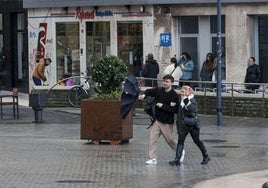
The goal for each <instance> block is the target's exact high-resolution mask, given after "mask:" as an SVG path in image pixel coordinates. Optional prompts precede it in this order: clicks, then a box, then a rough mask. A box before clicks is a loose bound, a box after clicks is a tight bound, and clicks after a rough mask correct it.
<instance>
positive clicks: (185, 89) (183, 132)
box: [169, 85, 210, 165]
mask: <svg viewBox="0 0 268 188" xmlns="http://www.w3.org/2000/svg"><path fill="white" fill-rule="evenodd" d="M186 118H188V119H189V118H191V119H192V120H193V122H191V124H190V122H189V121H188V122H186ZM177 131H178V146H177V150H176V156H175V159H174V160H173V161H170V162H169V164H170V165H180V158H181V156H182V153H183V149H184V141H185V138H186V136H187V135H188V133H190V135H191V137H192V139H193V141H194V143H195V144H196V145H197V146H198V148H199V149H200V151H201V153H202V155H203V160H202V162H201V164H202V165H204V164H207V163H208V161H209V160H210V156H209V155H208V153H207V150H206V147H205V145H204V143H203V142H202V141H201V140H200V139H199V134H200V122H199V120H198V117H197V102H196V100H195V98H194V94H193V89H192V88H191V87H189V86H187V85H184V86H182V88H181V102H180V105H179V110H178V116H177Z"/></svg>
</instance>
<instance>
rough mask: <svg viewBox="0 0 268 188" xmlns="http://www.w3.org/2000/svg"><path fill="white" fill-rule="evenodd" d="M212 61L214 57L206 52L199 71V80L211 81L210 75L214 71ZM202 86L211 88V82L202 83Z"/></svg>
mask: <svg viewBox="0 0 268 188" xmlns="http://www.w3.org/2000/svg"><path fill="white" fill-rule="evenodd" d="M213 61H214V57H213V55H212V53H207V56H206V60H205V61H204V62H203V65H202V68H201V71H200V78H201V81H210V82H211V81H212V76H213V72H214V68H213ZM202 87H208V88H212V84H202Z"/></svg>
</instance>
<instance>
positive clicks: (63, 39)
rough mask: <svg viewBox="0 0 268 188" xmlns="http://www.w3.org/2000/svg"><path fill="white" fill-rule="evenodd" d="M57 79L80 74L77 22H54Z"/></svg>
mask: <svg viewBox="0 0 268 188" xmlns="http://www.w3.org/2000/svg"><path fill="white" fill-rule="evenodd" d="M56 41H57V42H56V57H57V60H56V63H57V80H60V79H61V78H62V76H63V75H64V76H66V75H67V76H77V75H80V53H79V49H80V45H79V43H80V42H79V24H78V22H74V23H72V22H67V23H56Z"/></svg>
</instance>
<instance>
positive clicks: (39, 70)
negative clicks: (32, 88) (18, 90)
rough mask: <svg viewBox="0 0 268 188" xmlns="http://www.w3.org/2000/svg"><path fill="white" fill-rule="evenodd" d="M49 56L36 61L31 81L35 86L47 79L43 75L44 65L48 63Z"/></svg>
mask: <svg viewBox="0 0 268 188" xmlns="http://www.w3.org/2000/svg"><path fill="white" fill-rule="evenodd" d="M50 63H51V59H50V58H42V59H40V60H39V62H38V63H36V66H35V69H34V71H33V82H34V84H35V85H37V86H41V85H42V81H43V82H45V81H46V80H47V78H46V76H45V67H46V66H48V65H50Z"/></svg>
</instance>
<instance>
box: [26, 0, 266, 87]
mask: <svg viewBox="0 0 268 188" xmlns="http://www.w3.org/2000/svg"><path fill="white" fill-rule="evenodd" d="M152 3H153V4H152ZM23 6H24V8H26V9H27V13H28V19H27V21H28V56H29V58H28V67H29V70H28V71H29V90H31V88H32V86H33V82H32V77H31V73H32V71H33V69H34V67H35V63H36V60H37V59H39V58H42V57H50V58H51V59H52V61H53V63H52V64H51V65H50V66H49V67H47V72H46V74H47V75H49V76H48V77H49V79H48V81H47V82H46V84H48V85H49V86H52V85H53V84H55V83H56V82H57V81H58V80H59V79H60V78H61V76H62V75H63V74H68V75H70V76H74V75H79V74H80V72H83V71H88V72H89V74H90V70H91V68H92V66H93V65H94V63H96V60H97V59H98V58H99V57H101V56H104V55H108V54H114V55H117V56H119V57H121V58H122V59H123V60H124V61H125V62H126V64H127V65H128V67H129V72H133V73H135V74H137V75H138V74H139V71H140V69H141V65H142V62H144V59H145V56H146V55H147V54H148V53H150V52H151V53H153V54H154V57H155V59H156V60H157V61H158V63H159V65H160V69H161V70H162V71H163V70H164V68H165V67H166V66H167V65H168V64H169V63H170V62H169V61H170V58H171V57H173V56H174V55H176V56H177V57H179V56H180V54H181V52H183V51H188V52H189V53H190V54H191V56H192V59H193V61H194V65H195V69H194V74H193V80H200V77H199V74H200V69H201V67H202V63H203V61H204V60H205V57H206V54H207V53H208V52H212V53H213V54H214V55H215V56H216V50H217V49H216V43H217V16H216V15H217V4H216V3H215V2H214V1H209V0H207V1H205V0H204V1H202V0H201V1H200V0H199V1H194V0H191V1H183V0H181V1H176V2H175V1H145V0H140V1H120V0H117V1H111V0H110V1H101V2H99V1H86V0H80V1H68V0H63V1H52V0H47V1H46V2H44V1H39V0H34V1H33V0H24V1H23ZM267 10H268V1H267V0H266V1H264V0H260V1H254V3H252V1H245V0H244V1H239V0H236V1H235V0H233V1H232V0H229V1H224V0H223V1H222V45H223V47H224V51H225V59H226V81H227V82H240V83H241V82H244V78H245V73H246V68H247V60H248V58H249V57H250V56H254V57H255V58H256V60H257V62H256V63H257V64H259V65H260V67H261V72H262V81H263V82H268V75H267V74H265V72H267V71H268V56H267V54H268V45H267V43H268V40H267V33H268V11H267ZM162 71H160V72H162ZM162 76H163V75H162V74H161V73H160V74H159V78H160V79H161V78H162Z"/></svg>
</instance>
